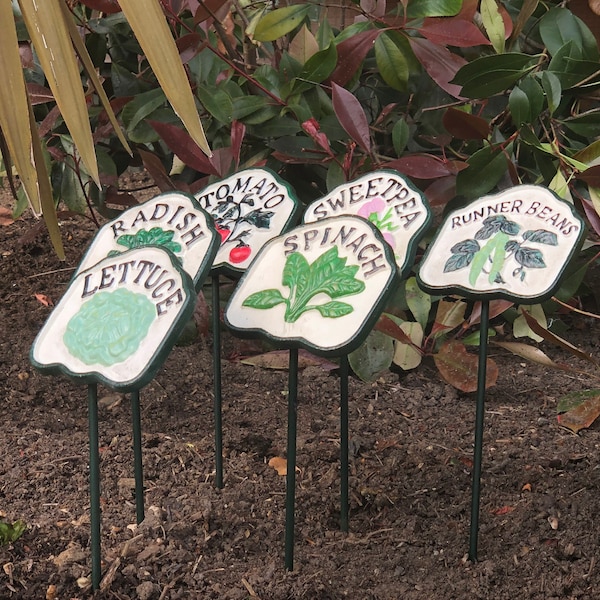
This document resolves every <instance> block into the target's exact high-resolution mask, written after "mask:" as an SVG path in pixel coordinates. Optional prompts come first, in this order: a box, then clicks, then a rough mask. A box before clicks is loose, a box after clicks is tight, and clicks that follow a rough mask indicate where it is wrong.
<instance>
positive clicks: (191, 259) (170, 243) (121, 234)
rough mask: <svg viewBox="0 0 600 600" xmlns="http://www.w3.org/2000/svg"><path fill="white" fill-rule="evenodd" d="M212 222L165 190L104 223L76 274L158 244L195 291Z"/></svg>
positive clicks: (134, 413) (213, 245) (186, 199)
mask: <svg viewBox="0 0 600 600" xmlns="http://www.w3.org/2000/svg"><path fill="white" fill-rule="evenodd" d="M219 242H220V237H219V235H218V234H217V231H216V229H215V226H214V223H213V220H212V219H211V217H210V215H208V213H206V212H205V211H204V210H203V209H202V208H200V205H199V204H198V203H197V202H196V200H195V198H194V197H193V196H190V195H189V194H184V193H182V192H166V193H164V194H158V195H157V196H155V197H154V198H151V199H149V200H146V201H145V202H143V203H142V204H139V205H136V206H133V207H131V208H129V209H127V210H126V211H124V212H122V213H121V214H120V215H119V216H118V217H117V218H115V219H113V220H112V221H109V222H108V223H105V224H104V225H103V226H102V227H101V228H100V230H99V231H98V233H97V234H96V235H95V237H94V239H93V240H92V243H91V244H90V247H89V249H88V250H87V252H86V253H85V255H84V256H83V258H82V260H81V262H80V264H79V266H78V272H81V271H83V270H85V269H87V268H88V267H91V266H92V265H94V264H96V263H97V262H98V261H100V260H101V259H103V258H105V257H106V256H114V255H116V254H120V253H122V252H125V251H126V250H128V249H129V250H131V249H134V248H144V247H146V246H160V247H162V248H165V249H167V250H169V251H170V252H172V253H173V254H174V255H175V256H176V257H177V259H178V261H179V262H180V263H181V266H182V267H183V269H184V270H185V271H186V272H187V273H188V274H189V275H190V277H191V278H192V280H193V282H194V286H195V288H196V291H200V289H201V288H202V285H203V283H204V280H205V279H206V275H207V273H208V271H209V270H210V268H211V266H212V262H213V260H214V258H215V256H216V253H217V251H218V249H219ZM130 399H131V417H132V428H133V456H134V472H135V482H136V485H135V489H136V493H135V501H136V514H137V517H136V518H137V522H138V523H141V522H142V521H143V520H144V487H143V474H142V473H143V470H142V445H141V444H142V432H141V416H140V395H139V390H135V391H133V392H132V393H131V398H130Z"/></svg>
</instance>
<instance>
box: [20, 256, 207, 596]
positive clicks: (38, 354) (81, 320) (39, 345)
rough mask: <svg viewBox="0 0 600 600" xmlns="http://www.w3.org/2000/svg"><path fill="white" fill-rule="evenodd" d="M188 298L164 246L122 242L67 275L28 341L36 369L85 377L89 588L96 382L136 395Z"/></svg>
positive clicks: (96, 535)
mask: <svg viewBox="0 0 600 600" xmlns="http://www.w3.org/2000/svg"><path fill="white" fill-rule="evenodd" d="M195 302H196V290H195V288H194V282H193V280H192V278H191V277H190V276H189V275H188V273H187V272H185V271H184V270H183V269H182V268H181V265H180V263H179V261H178V260H177V259H176V258H175V256H174V255H173V254H172V253H171V252H170V251H168V250H165V249H164V248H161V247H152V246H148V247H144V248H138V249H135V250H128V251H126V252H123V253H120V254H116V255H114V256H110V257H107V258H104V259H103V260H101V261H100V262H98V263H97V264H95V265H94V266H92V267H90V268H89V269H86V270H84V271H81V272H80V273H79V274H78V275H76V276H75V277H74V278H73V280H72V281H71V283H70V284H69V287H68V288H67V291H66V292H65V294H64V295H63V297H62V298H61V300H60V302H59V303H58V304H57V305H56V307H55V308H54V310H53V311H52V313H51V314H50V316H49V318H48V320H47V321H46V322H45V323H44V325H43V327H42V329H41V330H40V332H39V333H38V335H37V337H36V339H35V340H34V343H33V346H32V348H31V351H30V359H31V362H32V364H33V365H34V366H35V367H36V368H38V369H39V370H40V371H42V372H43V373H49V374H64V375H67V376H68V377H70V378H71V379H73V380H74V381H75V382H77V383H84V384H88V406H89V426H90V427H89V438H90V513H91V551H92V586H93V588H94V589H98V587H99V584H100V563H101V561H100V475H99V457H98V407H97V384H98V383H101V384H103V385H105V386H107V387H108V388H111V389H115V390H118V391H121V392H131V393H132V398H133V399H139V398H138V393H139V389H140V388H141V387H143V386H144V385H146V384H147V383H148V382H150V381H151V380H152V378H153V377H154V375H155V374H156V372H157V371H158V369H159V368H160V366H161V365H162V363H163V361H164V359H165V358H166V356H167V354H168V352H169V351H170V349H171V347H172V346H173V344H174V343H175V342H176V341H177V338H178V336H179V334H180V333H181V330H182V329H183V327H184V325H185V323H186V321H187V320H188V319H189V318H190V317H191V315H192V312H193V309H194V305H195ZM133 408H134V413H135V415H134V439H135V440H136V443H134V450H135V451H136V455H135V459H136V460H135V466H136V508H137V517H138V522H139V521H140V518H142V519H143V482H142V474H141V454H139V453H138V450H139V448H138V446H139V445H140V438H141V435H140V431H139V412H136V405H135V403H133ZM136 415H137V416H136ZM136 422H137V423H138V427H137V428H136V427H135V425H136ZM140 507H141V509H142V510H141V514H140Z"/></svg>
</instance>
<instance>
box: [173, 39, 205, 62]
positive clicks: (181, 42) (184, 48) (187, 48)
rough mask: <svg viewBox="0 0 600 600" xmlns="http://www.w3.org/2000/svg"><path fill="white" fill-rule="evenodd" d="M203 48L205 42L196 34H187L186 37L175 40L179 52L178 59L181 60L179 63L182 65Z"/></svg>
mask: <svg viewBox="0 0 600 600" xmlns="http://www.w3.org/2000/svg"><path fill="white" fill-rule="evenodd" d="M205 46H206V42H205V41H204V40H203V39H202V37H201V36H200V34H198V33H188V34H187V35H184V36H182V37H180V38H179V39H178V40H177V50H178V51H179V57H180V58H181V62H182V63H183V64H184V65H185V64H187V63H188V62H190V60H192V58H194V56H196V55H197V54H198V53H199V52H200V51H201V50H202V49H203V48H204V47H205Z"/></svg>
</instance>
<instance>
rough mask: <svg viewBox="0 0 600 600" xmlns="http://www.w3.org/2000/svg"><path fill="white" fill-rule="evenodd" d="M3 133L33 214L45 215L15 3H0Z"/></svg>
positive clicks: (0, 122) (0, 125)
mask: <svg viewBox="0 0 600 600" xmlns="http://www.w3.org/2000/svg"><path fill="white" fill-rule="evenodd" d="M0 23H4V27H3V28H2V29H3V31H2V35H0V81H2V85H0V129H2V132H3V134H4V138H5V139H6V144H7V146H8V149H9V152H10V155H11V159H12V161H13V162H14V164H15V167H16V169H17V172H18V174H19V177H20V178H21V184H22V185H23V189H24V190H25V195H26V196H27V199H28V200H29V204H30V206H31V210H32V211H33V212H34V213H35V214H36V215H38V216H39V215H40V213H41V204H40V193H39V188H38V179H37V172H36V168H35V163H34V161H33V156H32V149H31V139H32V138H31V129H30V128H29V115H28V111H29V109H28V101H27V90H26V88H25V81H24V79H23V70H22V67H21V59H20V57H19V43H18V40H17V32H16V28H15V26H14V18H13V12H12V4H11V0H0Z"/></svg>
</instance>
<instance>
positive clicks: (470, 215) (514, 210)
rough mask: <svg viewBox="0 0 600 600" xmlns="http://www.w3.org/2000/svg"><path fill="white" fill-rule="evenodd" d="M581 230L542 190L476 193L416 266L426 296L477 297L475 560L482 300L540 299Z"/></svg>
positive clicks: (472, 546) (473, 552)
mask: <svg viewBox="0 0 600 600" xmlns="http://www.w3.org/2000/svg"><path fill="white" fill-rule="evenodd" d="M583 234H584V223H583V221H582V220H581V218H580V217H579V215H578V214H577V213H576V212H575V210H574V209H573V206H572V205H571V204H569V203H568V202H565V201H564V200H561V199H560V198H559V197H558V196H556V195H555V194H554V193H553V192H551V191H550V190H548V189H546V188H544V187H541V186H535V185H520V186H516V187H513V188H510V189H508V190H506V191H503V192H501V193H499V194H495V195H491V196H484V197H482V198H480V199H479V200H476V201H475V202H471V203H470V204H468V205H467V206H465V207H464V208H461V209H459V210H455V211H454V212H452V213H450V214H449V215H448V216H447V217H446V219H445V220H444V222H443V224H442V225H441V227H440V229H439V230H438V232H437V234H436V236H435V238H434V240H433V241H432V243H431V245H430V246H429V247H428V249H427V251H426V253H425V256H424V257H423V260H422V261H421V264H420V266H419V271H418V273H417V281H418V283H419V285H420V286H421V287H422V288H423V289H424V290H425V291H427V292H428V293H430V294H433V295H439V294H449V293H455V294H460V295H463V296H465V297H467V298H472V299H475V300H481V301H482V310H481V325H480V346H479V363H478V369H479V370H478V377H477V412H476V419H475V450H474V461H473V484H472V501H471V531H470V543H469V558H470V559H471V560H472V561H476V560H477V537H478V531H479V499H480V479H481V456H482V440H483V417H484V404H485V378H486V372H485V371H486V359H487V335H488V325H489V301H490V300H494V299H498V298H504V299H507V300H512V301H515V302H518V303H519V304H534V303H537V302H541V301H543V300H546V299H548V298H550V297H551V296H552V294H554V292H555V291H556V290H557V288H558V287H559V285H560V279H561V277H562V275H563V273H564V271H565V269H566V267H567V265H568V263H569V261H570V260H571V258H572V257H573V255H574V254H575V252H576V251H577V249H578V247H579V245H580V243H581V241H582V239H583Z"/></svg>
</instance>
